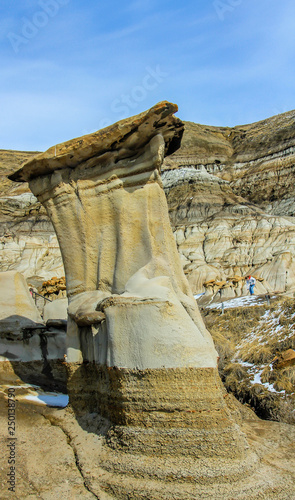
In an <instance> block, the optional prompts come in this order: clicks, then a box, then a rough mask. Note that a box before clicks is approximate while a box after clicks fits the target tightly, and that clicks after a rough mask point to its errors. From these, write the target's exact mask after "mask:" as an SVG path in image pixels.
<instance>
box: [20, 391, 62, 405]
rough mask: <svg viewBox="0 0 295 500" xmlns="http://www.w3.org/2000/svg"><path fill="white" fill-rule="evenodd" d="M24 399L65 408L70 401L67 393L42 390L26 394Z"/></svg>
mask: <svg viewBox="0 0 295 500" xmlns="http://www.w3.org/2000/svg"><path fill="white" fill-rule="evenodd" d="M24 399H25V400H27V401H32V402H33V403H38V404H42V405H46V406H53V407H55V408H65V407H66V406H67V405H68V403H69V396H68V395H67V394H62V393H57V392H40V393H38V394H36V395H33V394H28V395H26V396H24Z"/></svg>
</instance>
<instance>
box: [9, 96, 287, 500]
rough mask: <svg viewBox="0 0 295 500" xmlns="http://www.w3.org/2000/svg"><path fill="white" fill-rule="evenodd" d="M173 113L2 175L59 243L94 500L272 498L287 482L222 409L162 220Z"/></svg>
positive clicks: (69, 145)
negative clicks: (94, 430)
mask: <svg viewBox="0 0 295 500" xmlns="http://www.w3.org/2000/svg"><path fill="white" fill-rule="evenodd" d="M175 111H177V106H176V105H173V104H170V103H167V102H163V103H159V104H158V105H156V106H154V107H153V108H151V109H150V110H149V111H147V112H145V113H142V114H140V115H138V116H136V117H133V118H130V119H127V120H124V121H121V122H118V123H117V124H115V125H113V126H111V127H108V128H106V129H104V130H101V131H99V132H96V133H94V134H91V135H88V136H84V137H81V138H78V139H74V140H72V141H69V142H66V143H64V144H60V145H58V146H56V147H53V148H50V149H49V150H48V151H47V152H45V153H43V154H40V155H38V156H36V157H34V158H32V159H31V160H29V161H28V162H27V163H25V164H24V165H23V167H22V168H21V169H20V170H19V171H18V172H16V173H15V174H14V175H13V176H11V178H12V179H13V180H15V181H28V182H29V185H30V188H31V190H32V191H33V193H34V194H35V196H36V197H37V198H38V200H39V201H40V202H41V203H42V204H43V205H44V206H45V207H46V210H47V213H48V215H49V217H50V219H51V220H52V223H53V225H54V228H55V230H56V234H57V237H58V240H59V244H60V248H61V252H62V257H63V262H64V267H65V274H66V281H67V292H68V297H69V309H68V314H69V320H68V331H67V338H68V363H67V364H68V390H69V396H70V403H71V405H72V407H73V409H74V411H75V413H76V417H77V419H78V421H79V419H81V422H84V423H85V420H83V416H85V414H87V413H89V412H96V413H98V414H99V415H100V416H101V429H100V431H99V432H98V434H99V440H98V441H97V447H98V448H99V455H98V457H99V458H98V460H99V463H98V464H97V466H98V467H99V473H98V474H97V475H96V476H95V474H96V472H97V471H93V474H94V477H95V478H96V479H95V480H94V481H96V482H97V485H96V487H94V488H92V489H94V490H96V491H99V498H101V499H102V500H106V499H110V498H113V499H127V498H128V499H138V498H149V499H151V500H152V499H154V500H155V499H157V500H159V499H170V498H175V499H179V500H180V499H181V500H184V499H185V500H188V499H197V498H198V499H201V498H211V499H213V498H218V497H219V498H220V497H222V498H224V499H230V498H240V499H242V498H243V499H245V498H268V499H271V498H277V497H276V496H275V490H276V488H278V487H279V488H280V489H281V491H282V492H283V493H284V492H286V495H287V494H288V491H290V479H289V478H286V475H285V476H284V477H280V474H279V472H278V471H276V473H275V474H274V476H273V479H272V478H271V472H270V471H271V466H268V465H267V464H264V465H263V466H262V467H261V466H260V464H259V458H258V456H257V455H256V454H255V453H254V452H253V450H251V448H249V446H248V445H247V442H246V440H245V437H244V435H243V434H242V433H241V431H240V429H239V427H238V425H237V420H236V419H235V415H236V414H235V412H234V411H233V410H230V409H229V407H228V406H227V403H226V399H227V398H226V397H225V393H224V391H223V389H222V385H221V382H220V379H219V376H218V371H217V353H216V351H215V348H214V346H213V343H212V339H211V336H210V334H209V333H208V331H207V330H206V328H205V326H204V324H203V322H202V319H201V317H200V314H199V311H198V308H197V305H196V302H195V300H194V298H193V295H192V292H191V291H190V288H189V285H188V283H187V281H186V278H185V276H184V274H183V270H182V266H181V262H180V259H179V255H178V253H177V248H176V243H175V240H174V237H173V233H172V230H171V227H170V224H169V218H168V209H167V203H166V199H165V195H164V191H163V188H162V182H161V177H160V170H161V166H162V163H163V160H164V157H165V156H169V155H170V154H172V153H173V152H175V151H176V150H177V149H178V148H179V146H180V141H181V137H182V133H183V123H182V122H181V121H180V120H179V119H177V118H175V117H174V115H173V113H174V112H175ZM95 453H97V450H96V451H95ZM265 474H266V476H267V478H268V479H267V480H265ZM172 492H173V493H172ZM282 498H287V496H284V497H282Z"/></svg>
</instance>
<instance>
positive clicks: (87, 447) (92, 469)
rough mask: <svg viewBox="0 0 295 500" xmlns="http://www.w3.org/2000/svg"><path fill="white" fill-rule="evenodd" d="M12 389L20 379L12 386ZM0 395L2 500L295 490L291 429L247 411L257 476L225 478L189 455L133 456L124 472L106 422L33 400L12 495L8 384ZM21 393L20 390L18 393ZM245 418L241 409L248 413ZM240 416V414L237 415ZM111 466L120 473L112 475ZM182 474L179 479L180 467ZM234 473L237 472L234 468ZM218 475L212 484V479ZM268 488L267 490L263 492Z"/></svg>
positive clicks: (20, 430) (265, 499) (279, 499)
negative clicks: (257, 458) (257, 459)
mask: <svg viewBox="0 0 295 500" xmlns="http://www.w3.org/2000/svg"><path fill="white" fill-rule="evenodd" d="M9 384H10V387H11V386H15V384H16V382H15V381H13V380H10V381H9ZM1 389H2V391H3V390H4V392H5V393H6V396H5V395H4V394H3V392H2V391H1V394H0V403H1V404H0V429H1V445H2V449H3V450H4V449H5V451H4V453H1V458H0V482H1V498H3V499H10V498H12V495H13V498H15V499H16V500H23V499H24V500H27V499H35V498H36V499H37V498H44V499H47V500H55V499H56V498H59V499H61V500H69V499H71V498H83V499H84V498H85V499H86V500H88V499H89V500H91V499H95V498H97V499H100V500H127V499H129V500H135V499H138V498H149V499H150V500H163V499H165V500H167V499H169V500H170V499H171V498H174V499H175V500H188V499H192V500H201V499H202V500H203V499H204V498H208V499H209V500H216V499H217V498H222V499H224V500H231V499H232V498H235V499H239V500H246V499H247V500H248V499H249V500H256V499H257V500H258V499H262V500H289V499H290V498H292V497H293V492H294V481H295V477H294V470H295V467H294V466H295V463H294V456H295V455H294V442H295V435H294V427H293V426H289V425H286V424H279V423H276V422H267V421H262V420H259V419H257V418H256V419H255V418H253V417H251V413H250V412H249V414H247V415H246V414H245V416H246V418H247V420H243V421H241V426H242V429H243V432H244V433H245V434H246V436H247V439H248V441H249V445H250V449H251V450H254V449H255V452H256V453H258V454H259V456H260V460H261V462H260V464H256V465H255V470H254V472H253V473H252V474H246V475H245V476H244V477H241V476H239V477H237V479H236V480H235V481H234V482H230V481H229V478H230V476H231V474H232V472H233V471H232V470H230V469H228V473H227V474H225V475H224V476H223V477H222V476H221V475H220V469H219V468H218V462H215V461H214V460H212V461H211V462H210V463H209V466H208V462H207V463H206V467H204V462H203V461H202V460H201V459H194V460H191V459H190V458H188V457H184V458H182V459H181V458H180V457H177V459H176V460H175V457H173V456H168V457H167V456H165V457H161V456H160V455H156V454H155V455H154V456H153V457H152V459H148V458H146V457H143V456H139V455H136V454H134V455H133V456H132V468H131V469H129V470H128V464H127V467H126V454H124V453H123V454H122V453H120V452H119V451H116V450H114V451H113V452H111V451H110V449H109V448H108V447H107V446H106V441H105V433H106V430H107V429H108V426H109V423H108V422H107V421H105V420H104V419H101V418H100V417H99V416H98V415H97V414H89V415H87V416H85V417H83V418H80V419H79V420H78V421H77V419H76V418H75V415H74V414H73V412H72V411H71V410H70V408H67V409H66V410H61V409H59V410H56V409H53V408H46V407H45V408H44V407H42V406H35V405H32V404H30V403H24V402H17V403H16V437H17V442H16V450H15V451H16V460H17V462H16V488H15V493H13V492H9V491H8V490H7V487H8V484H7V473H8V458H9V453H10V449H9V448H7V447H6V445H7V432H8V429H7V410H8V408H7V389H8V388H7V387H5V388H4V387H3V386H2V388H1ZM16 391H17V389H16ZM243 413H244V411H243ZM240 418H241V417H240ZM112 461H113V462H114V461H116V469H117V471H118V472H119V471H120V475H118V476H117V478H114V474H113V473H112V471H111V470H110V466H111V464H112ZM180 463H181V465H182V470H183V476H182V477H180V476H179V464H180ZM234 467H236V472H238V473H239V469H238V467H237V465H234ZM213 478H214V481H213ZM262 486H264V493H261V491H260V492H259V490H261V489H262V488H261V487H262Z"/></svg>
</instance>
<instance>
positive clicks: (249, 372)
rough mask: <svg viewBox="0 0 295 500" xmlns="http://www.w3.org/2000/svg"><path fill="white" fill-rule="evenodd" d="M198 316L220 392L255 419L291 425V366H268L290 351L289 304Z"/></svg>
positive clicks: (294, 334)
mask: <svg viewBox="0 0 295 500" xmlns="http://www.w3.org/2000/svg"><path fill="white" fill-rule="evenodd" d="M202 314H203V317H204V320H205V323H206V325H207V328H208V329H209V331H210V332H211V334H212V337H213V339H214V342H215V345H216V349H217V351H218V353H219V355H220V361H219V371H220V375H221V378H222V380H223V383H224V385H225V387H226V389H227V390H228V391H229V392H231V393H233V394H234V395H235V396H236V398H237V399H238V400H239V401H241V402H242V403H247V404H249V405H251V407H252V408H253V409H254V410H255V412H256V413H257V415H258V416H259V417H261V418H266V419H271V420H277V421H282V422H286V423H292V424H295V409H294V408H295V362H294V364H293V365H292V362H291V361H288V362H287V365H286V366H282V367H281V368H278V367H277V366H276V364H275V363H274V364H273V360H274V358H275V357H276V356H277V355H278V354H280V353H283V352H285V351H286V350H288V349H294V348H295V300H293V299H286V298H285V299H282V298H279V299H276V300H273V301H272V302H271V305H270V306H267V305H261V306H254V307H238V308H235V309H225V313H224V314H223V315H221V314H220V311H218V310H212V309H210V310H209V309H207V310H206V309H205V310H203V311H202Z"/></svg>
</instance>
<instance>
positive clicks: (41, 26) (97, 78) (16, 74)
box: [0, 0, 295, 151]
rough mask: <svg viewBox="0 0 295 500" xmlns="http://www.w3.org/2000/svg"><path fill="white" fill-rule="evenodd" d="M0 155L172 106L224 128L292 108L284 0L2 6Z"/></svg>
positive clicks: (287, 3)
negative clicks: (167, 103) (158, 105)
mask: <svg viewBox="0 0 295 500" xmlns="http://www.w3.org/2000/svg"><path fill="white" fill-rule="evenodd" d="M0 19H1V22H0V46H1V60H0V62H1V65H0V106H1V121H0V138H1V141H0V149H19V150H32V151H33V150H39V151H43V150H45V149H47V148H49V147H50V146H52V145H54V144H56V143H59V142H63V141H65V140H68V139H71V138H73V137H77V136H80V135H84V134H86V133H90V132H92V131H94V130H98V129H99V128H102V127H104V126H106V125H109V124H111V123H113V122H116V121H118V120H120V119H122V118H125V117H127V116H131V115H134V114H137V113H140V112H141V111H143V110H145V109H148V108H149V107H151V106H152V105H153V104H155V103H157V102H159V101H161V100H169V101H171V102H175V103H177V104H178V106H179V112H178V116H179V117H180V118H182V119H183V120H190V121H194V122H197V123H203V124H207V125H224V126H234V125H240V124H245V123H252V122H254V121H258V120H262V119H264V118H267V117H269V116H272V115H275V114H278V113H283V112H285V111H289V110H291V109H294V108H295V92H294V82H295V21H294V20H295V2H294V0H282V1H280V2H278V1H277V0H259V1H257V0H256V1H255V0H209V1H208V0H200V1H198V0H194V1H182V2H180V1H177V2H176V1H174V0H169V1H168V0H161V1H159V0H158V2H156V0H144V1H143V0H134V1H130V2H128V1H125V2H122V1H120V2H119V1H117V0H109V1H108V2H100V1H94V0H88V1H87V0H84V1H82V0H13V2H11V1H10V2H7V1H4V0H2V2H1V4H0Z"/></svg>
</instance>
